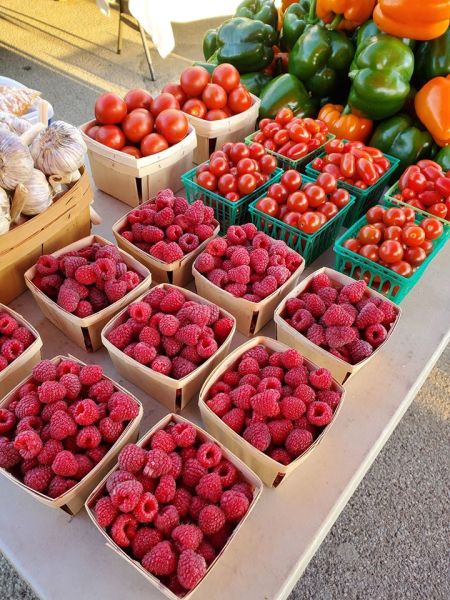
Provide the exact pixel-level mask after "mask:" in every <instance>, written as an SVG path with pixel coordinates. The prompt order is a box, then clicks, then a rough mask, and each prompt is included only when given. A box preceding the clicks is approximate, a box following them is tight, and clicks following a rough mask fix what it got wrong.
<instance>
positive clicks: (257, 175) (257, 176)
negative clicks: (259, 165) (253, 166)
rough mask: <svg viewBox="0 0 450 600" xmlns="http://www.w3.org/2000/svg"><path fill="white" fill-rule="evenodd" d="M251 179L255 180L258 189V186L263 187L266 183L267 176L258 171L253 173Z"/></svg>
mask: <svg viewBox="0 0 450 600" xmlns="http://www.w3.org/2000/svg"><path fill="white" fill-rule="evenodd" d="M253 177H254V178H255V180H256V187H257V188H259V186H260V185H263V184H264V183H266V181H267V175H263V174H262V173H260V172H259V171H255V172H254V173H253Z"/></svg>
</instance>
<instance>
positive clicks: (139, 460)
mask: <svg viewBox="0 0 450 600" xmlns="http://www.w3.org/2000/svg"><path fill="white" fill-rule="evenodd" d="M146 458H147V452H146V451H145V450H144V449H143V448H141V447H140V446H136V444H126V445H125V446H124V447H123V448H122V450H121V451H120V453H119V457H118V459H117V462H118V464H119V468H120V469H123V470H124V471H129V472H130V473H137V472H138V471H140V470H141V469H142V467H143V466H144V463H145V461H146Z"/></svg>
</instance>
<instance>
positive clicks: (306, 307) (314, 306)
mask: <svg viewBox="0 0 450 600" xmlns="http://www.w3.org/2000/svg"><path fill="white" fill-rule="evenodd" d="M366 288H367V284H366V282H365V281H363V280H359V281H353V282H352V283H348V284H347V285H344V286H343V285H341V284H340V283H338V282H335V281H332V280H331V279H330V278H329V277H328V275H327V274H326V273H320V274H318V275H316V276H315V277H313V278H312V280H311V283H310V285H309V286H308V288H307V289H306V290H305V291H303V292H302V293H301V294H300V296H299V297H297V298H290V299H288V300H287V301H286V303H285V308H284V311H283V314H282V316H283V318H284V319H285V320H286V322H287V323H289V325H291V327H293V328H294V329H296V330H297V331H298V332H299V333H302V334H303V335H305V336H306V337H307V338H308V340H310V341H311V342H313V343H314V344H316V345H317V346H321V347H322V348H324V349H325V350H328V352H330V353H331V354H333V356H337V357H338V358H340V359H342V360H345V361H346V362H348V363H350V364H356V363H358V362H360V361H361V360H364V359H365V358H368V357H369V356H370V355H371V354H372V353H373V352H374V350H376V349H377V348H378V346H379V345H380V344H382V343H383V342H384V341H385V339H386V338H387V336H388V335H389V330H390V329H391V327H392V325H393V323H394V321H395V320H396V318H397V309H396V308H395V305H394V304H393V303H392V302H389V300H382V299H380V298H375V297H373V296H370V295H369V292H368V290H366Z"/></svg>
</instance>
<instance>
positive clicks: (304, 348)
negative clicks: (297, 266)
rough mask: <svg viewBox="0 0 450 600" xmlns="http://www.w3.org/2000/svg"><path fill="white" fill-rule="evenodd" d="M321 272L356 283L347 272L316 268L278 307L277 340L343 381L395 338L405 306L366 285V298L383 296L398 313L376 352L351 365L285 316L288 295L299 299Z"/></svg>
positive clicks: (340, 279) (333, 277) (343, 280)
mask: <svg viewBox="0 0 450 600" xmlns="http://www.w3.org/2000/svg"><path fill="white" fill-rule="evenodd" d="M321 273H325V274H326V275H328V277H329V278H330V279H331V280H332V281H337V282H338V283H340V284H341V285H347V284H348V283H353V282H354V281H355V280H354V279H353V278H352V277H348V276H347V275H344V274H343V273H339V271H334V270H333V269H329V268H328V267H322V268H321V269H318V270H317V271H314V273H311V275H309V276H308V277H306V278H305V279H304V280H303V281H301V282H300V283H299V284H298V286H297V287H296V288H295V289H293V290H292V292H291V293H290V294H288V295H287V296H286V298H284V299H283V301H282V302H281V303H280V304H279V305H278V306H277V308H276V310H275V314H274V318H273V319H274V321H275V326H276V330H277V333H276V335H277V340H279V341H280V342H283V343H284V344H286V345H287V346H290V347H291V348H295V349H296V350H298V351H299V352H301V354H303V355H304V356H306V357H307V358H309V360H312V361H313V362H315V363H318V364H320V366H322V367H326V368H327V369H329V370H330V371H331V373H332V375H333V377H334V378H335V379H336V381H338V382H339V383H341V384H343V383H345V382H346V381H347V380H348V379H349V378H350V377H351V376H352V375H354V374H355V373H357V372H358V371H359V370H360V369H361V368H362V367H364V366H365V365H366V364H367V363H368V362H369V361H370V360H371V358H372V357H373V356H375V355H376V354H377V353H378V351H379V350H381V348H384V347H385V345H386V344H387V342H388V341H389V340H390V338H391V337H392V334H393V333H394V329H395V327H396V326H397V323H398V320H399V319H400V315H401V313H402V309H401V308H400V307H399V306H397V305H396V304H394V303H393V302H391V301H390V300H388V299H387V298H386V296H383V294H379V293H378V292H376V291H375V290H372V289H371V288H369V287H367V289H366V293H365V297H370V298H380V299H381V300H383V301H387V302H391V304H392V306H393V307H394V308H395V310H396V312H397V318H396V319H395V321H394V322H393V323H392V325H391V328H390V329H389V332H388V335H387V338H386V339H385V340H384V342H383V343H382V344H380V345H379V346H378V348H376V350H374V352H373V353H372V354H371V355H370V356H369V357H368V358H366V359H365V360H362V361H360V362H359V363H357V364H356V365H352V364H350V363H348V362H347V361H345V360H342V359H340V358H338V357H337V356H334V355H333V354H331V353H330V352H328V351H327V350H325V348H321V347H320V346H317V345H316V344H313V343H312V342H311V341H310V340H308V338H307V337H306V336H305V335H303V334H301V333H300V332H298V331H297V330H296V329H294V328H293V327H291V325H289V323H287V322H286V321H285V320H284V318H283V315H284V313H285V307H286V301H287V300H288V299H289V298H296V297H297V296H299V295H300V294H301V293H302V292H304V291H306V289H307V288H308V287H309V285H310V283H311V280H312V279H313V277H315V276H316V275H320V274H321Z"/></svg>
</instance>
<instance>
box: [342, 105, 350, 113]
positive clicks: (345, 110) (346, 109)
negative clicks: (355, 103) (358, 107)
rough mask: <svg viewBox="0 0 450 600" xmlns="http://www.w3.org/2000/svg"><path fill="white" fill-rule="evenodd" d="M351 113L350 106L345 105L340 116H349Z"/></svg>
mask: <svg viewBox="0 0 450 600" xmlns="http://www.w3.org/2000/svg"><path fill="white" fill-rule="evenodd" d="M351 112H352V109H351V108H350V106H349V105H348V104H346V105H345V106H344V110H343V111H342V113H341V114H342V115H349V114H350V113H351Z"/></svg>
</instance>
